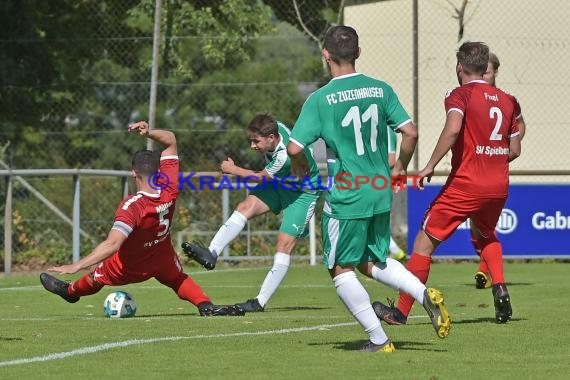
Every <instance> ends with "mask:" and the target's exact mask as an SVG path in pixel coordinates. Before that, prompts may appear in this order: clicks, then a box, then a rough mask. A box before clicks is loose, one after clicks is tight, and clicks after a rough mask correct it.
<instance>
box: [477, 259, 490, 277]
mask: <svg viewBox="0 0 570 380" xmlns="http://www.w3.org/2000/svg"><path fill="white" fill-rule="evenodd" d="M477 272H483V273H485V274H489V266H488V265H487V262H486V261H485V259H484V258H483V256H481V261H479V269H477Z"/></svg>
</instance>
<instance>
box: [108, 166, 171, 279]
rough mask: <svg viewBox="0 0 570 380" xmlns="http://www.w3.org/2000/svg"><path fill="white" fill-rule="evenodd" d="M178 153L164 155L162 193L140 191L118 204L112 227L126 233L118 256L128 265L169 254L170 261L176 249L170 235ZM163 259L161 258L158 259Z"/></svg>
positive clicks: (158, 183)
mask: <svg viewBox="0 0 570 380" xmlns="http://www.w3.org/2000/svg"><path fill="white" fill-rule="evenodd" d="M178 167H179V163H178V156H162V157H161V160H160V169H159V175H157V176H156V177H154V178H152V177H151V180H153V179H156V187H157V188H159V189H160V191H159V193H158V194H156V193H147V192H144V191H139V192H137V193H136V194H133V195H129V196H128V197H126V198H125V199H123V201H122V202H121V203H120V204H119V207H118V208H117V212H116V214H115V221H114V223H113V229H116V230H118V231H120V232H122V233H123V234H125V235H126V236H127V240H125V242H124V243H123V245H122V246H121V248H120V250H119V252H118V255H119V259H120V261H121V262H122V263H123V264H124V265H125V266H128V267H129V268H131V269H133V268H140V266H141V265H142V264H144V263H145V262H149V261H151V262H152V261H154V262H157V261H155V260H156V259H159V258H160V257H166V256H163V255H168V260H169V262H170V261H171V258H170V257H171V256H170V255H172V253H175V252H174V248H173V247H172V241H171V237H170V230H171V228H172V225H171V221H172V216H173V215H174V208H175V206H176V197H177V196H178ZM159 261H160V260H159Z"/></svg>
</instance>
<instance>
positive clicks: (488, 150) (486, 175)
mask: <svg viewBox="0 0 570 380" xmlns="http://www.w3.org/2000/svg"><path fill="white" fill-rule="evenodd" d="M445 111H446V114H448V113H449V112H459V113H461V115H463V122H462V123H463V125H462V127H461V131H460V133H459V136H458V137H457V140H456V141H455V143H454V144H453V146H452V148H451V152H452V159H451V173H450V175H449V177H448V179H447V183H446V186H448V187H452V188H454V189H456V190H458V191H460V192H462V193H466V194H472V195H483V196H486V197H503V196H506V195H507V194H508V187H509V161H508V159H509V145H510V139H511V137H514V136H516V135H518V133H519V130H518V121H517V116H519V115H520V108H518V110H517V104H516V100H515V98H514V97H513V96H512V95H509V94H507V93H505V92H503V91H501V90H500V89H498V88H496V87H493V86H491V85H489V84H487V83H486V82H485V81H483V80H475V81H471V82H469V83H467V84H465V85H463V86H460V87H457V88H456V89H454V90H453V91H451V92H450V93H449V94H448V96H447V97H446V99H445Z"/></svg>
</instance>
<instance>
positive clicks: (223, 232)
mask: <svg viewBox="0 0 570 380" xmlns="http://www.w3.org/2000/svg"><path fill="white" fill-rule="evenodd" d="M246 223H247V218H246V217H245V216H243V215H242V214H240V213H239V212H237V211H234V213H233V214H232V216H230V218H229V219H228V220H227V221H226V222H225V223H224V224H222V226H221V227H220V229H219V230H218V232H216V235H215V236H214V238H213V239H212V241H211V242H210V247H208V248H209V249H210V252H212V254H213V255H214V256H215V257H218V255H219V254H221V253H222V251H223V250H224V248H226V246H227V245H228V244H230V242H231V241H232V240H234V239H235V238H236V237H237V236H238V235H239V233H240V232H241V230H243V228H244V227H245V224H246Z"/></svg>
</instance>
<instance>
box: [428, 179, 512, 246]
mask: <svg viewBox="0 0 570 380" xmlns="http://www.w3.org/2000/svg"><path fill="white" fill-rule="evenodd" d="M506 201H507V197H506V196H504V197H501V198H484V196H481V195H470V194H465V193H462V192H460V191H457V190H455V189H453V188H448V187H445V188H443V189H442V191H441V192H440V193H439V194H438V196H437V197H436V198H435V199H434V200H433V202H432V203H431V205H430V206H429V208H428V209H427V211H426V213H425V216H424V220H423V222H422V229H423V230H424V231H425V232H426V233H427V234H428V235H430V236H431V237H433V238H435V239H437V240H439V241H444V240H447V238H449V237H450V236H451V235H452V234H453V232H455V230H456V229H457V227H459V225H460V224H461V223H463V222H464V221H465V220H466V219H467V218H470V219H471V222H472V223H475V225H476V226H477V228H478V229H479V231H480V232H481V236H482V237H483V238H485V239H488V238H490V237H491V236H494V233H495V226H496V225H497V221H498V220H499V217H500V216H501V212H502V211H503V206H504V205H505V202H506Z"/></svg>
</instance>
